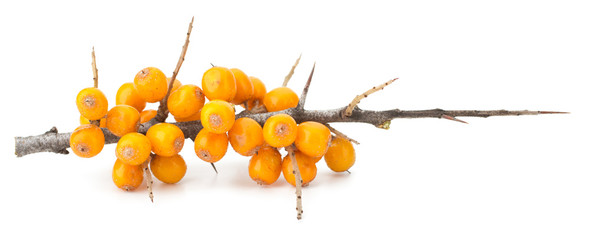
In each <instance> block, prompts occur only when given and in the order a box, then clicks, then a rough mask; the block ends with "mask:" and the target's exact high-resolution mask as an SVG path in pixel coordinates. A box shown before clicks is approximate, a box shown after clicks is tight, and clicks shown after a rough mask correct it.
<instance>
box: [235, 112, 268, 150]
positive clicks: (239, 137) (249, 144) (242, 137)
mask: <svg viewBox="0 0 589 240" xmlns="http://www.w3.org/2000/svg"><path fill="white" fill-rule="evenodd" d="M228 135H229V143H231V147H233V150H235V152H237V153H239V154H241V155H243V156H251V155H254V153H256V151H258V149H259V148H260V147H261V146H262V144H264V135H263V134H262V127H261V126H260V124H258V122H256V121H254V120H253V119H251V118H240V119H237V120H235V123H234V124H233V127H232V128H231V130H229V133H228Z"/></svg>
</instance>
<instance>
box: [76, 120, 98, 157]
mask: <svg viewBox="0 0 589 240" xmlns="http://www.w3.org/2000/svg"><path fill="white" fill-rule="evenodd" d="M70 147H71V148H72V151H73V152H74V153H75V154H76V155H78V156H79V157H84V158H90V157H94V156H96V155H98V154H99V153H100V151H102V148H103V147H104V133H102V130H101V129H100V128H99V127H97V126H96V125H94V124H84V125H82V126H79V127H78V128H76V130H74V132H72V135H70Z"/></svg>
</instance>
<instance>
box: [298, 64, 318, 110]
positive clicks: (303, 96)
mask: <svg viewBox="0 0 589 240" xmlns="http://www.w3.org/2000/svg"><path fill="white" fill-rule="evenodd" d="M313 73H315V63H313V68H312V69H311V73H310V74H309V78H308V79H307V83H305V87H304V88H303V92H302V93H301V97H300V98H299V104H298V105H297V109H305V102H306V101H307V93H308V92H309V86H311V80H313Z"/></svg>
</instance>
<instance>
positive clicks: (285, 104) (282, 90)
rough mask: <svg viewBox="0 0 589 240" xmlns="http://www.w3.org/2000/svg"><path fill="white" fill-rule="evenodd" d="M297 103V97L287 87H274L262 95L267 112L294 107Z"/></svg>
mask: <svg viewBox="0 0 589 240" xmlns="http://www.w3.org/2000/svg"><path fill="white" fill-rule="evenodd" d="M298 104H299V97H298V96H297V94H296V93H295V92H293V91H292V90H291V89H290V88H287V87H279V88H275V89H273V90H272V91H270V92H268V93H266V95H265V96H264V106H266V109H267V110H268V112H277V111H282V110H285V109H289V108H294V107H296V106H297V105H298Z"/></svg>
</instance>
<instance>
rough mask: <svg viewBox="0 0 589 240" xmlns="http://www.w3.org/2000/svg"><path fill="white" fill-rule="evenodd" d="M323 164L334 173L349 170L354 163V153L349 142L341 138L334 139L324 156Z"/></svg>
mask: <svg viewBox="0 0 589 240" xmlns="http://www.w3.org/2000/svg"><path fill="white" fill-rule="evenodd" d="M324 158H325V163H327V166H328V167H329V168H330V169H331V170H333V171H334V172H343V171H347V170H348V169H350V168H351V167H352V166H353V165H354V163H355V162H356V151H355V150H354V146H352V143H350V141H348V140H346V139H343V138H341V137H335V138H334V139H333V140H332V141H331V146H330V147H329V149H328V150H327V153H326V154H325V156H324Z"/></svg>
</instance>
